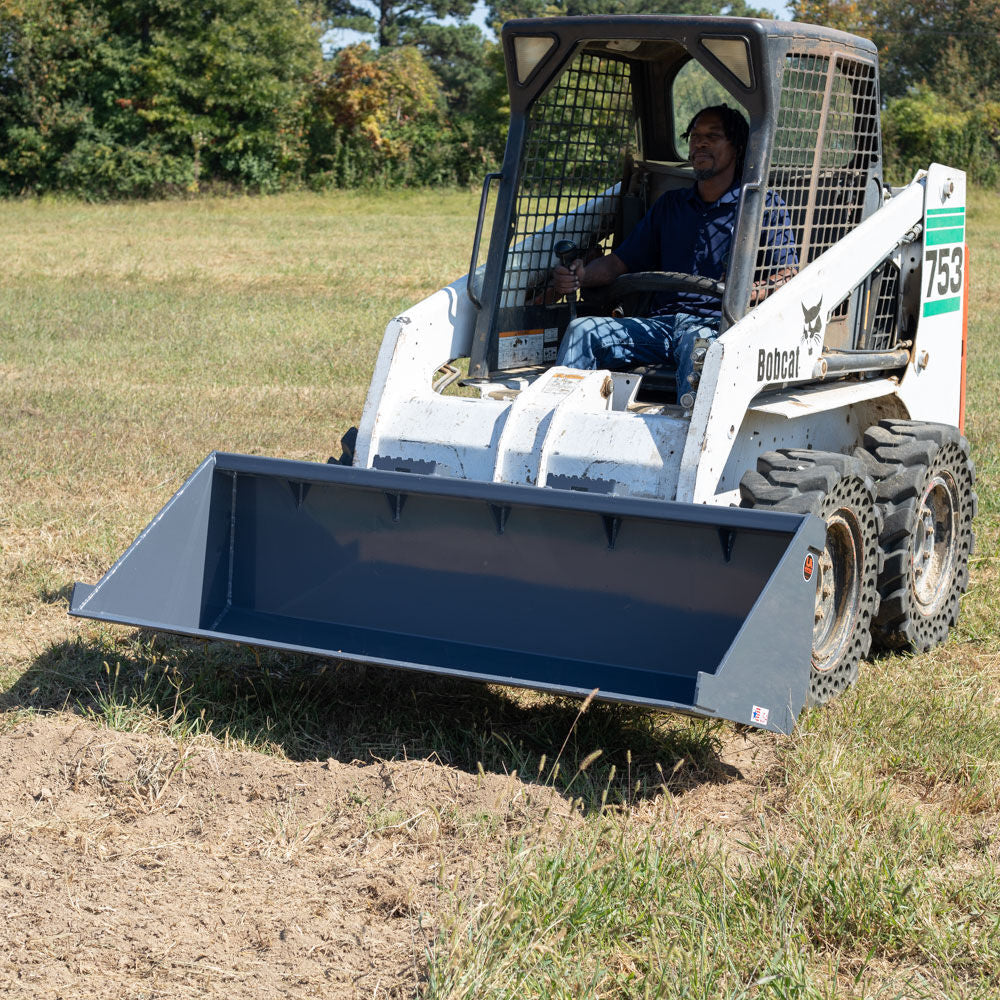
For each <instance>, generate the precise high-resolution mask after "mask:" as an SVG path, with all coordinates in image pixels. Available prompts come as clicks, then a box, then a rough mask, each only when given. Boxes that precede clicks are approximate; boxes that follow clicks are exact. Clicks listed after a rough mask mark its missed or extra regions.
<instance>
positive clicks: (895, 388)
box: [71, 16, 976, 732]
mask: <svg viewBox="0 0 1000 1000" xmlns="http://www.w3.org/2000/svg"><path fill="white" fill-rule="evenodd" d="M502 42H503V48H504V52H505V54H506V64H507V75H508V81H509V89H510V103H511V119H510V131H509V138H508V142H507V150H506V155H505V158H504V162H503V168H502V170H501V171H500V172H499V173H497V174H491V175H490V176H488V177H487V178H486V181H485V184H484V188H483V196H482V202H481V207H480V211H479V220H478V225H477V227H476V231H475V237H474V243H473V250H472V260H471V264H470V268H469V274H468V275H467V276H466V277H463V278H461V279H459V280H458V281H456V282H454V283H453V284H452V285H449V286H448V287H446V288H443V289H442V290H440V291H438V292H437V293H435V294H434V295H432V296H430V297H429V298H428V299H426V300H425V301H423V302H420V303H418V304H417V305H415V306H414V307H413V308H412V309H410V310H408V311H407V312H405V313H403V314H402V315H400V316H397V317H395V318H394V319H393V320H392V321H391V322H390V323H389V325H388V327H387V329H386V333H385V338H384V341H383V344H382V348H381V351H380V352H379V356H378V360H377V363H376V367H375V373H374V377H373V379H372V383H371V387H370V391H369V393H368V398H367V402H366V403H365V407H364V412H363V414H362V417H361V421H360V426H359V429H358V431H357V435H356V439H354V440H346V439H345V446H344V448H345V455H344V456H343V457H342V458H341V460H340V462H339V463H333V462H329V463H327V464H319V463H316V464H312V463H304V462H297V461H285V460H281V459H278V458H275V459H265V458H258V457H248V456H243V455H234V454H224V453H214V454H212V455H210V456H209V457H208V458H207V459H206V460H205V462H204V463H203V464H202V465H201V466H200V468H198V469H197V470H196V471H195V472H194V474H193V475H192V476H191V478H190V479H189V480H188V481H187V482H186V483H185V484H184V485H183V486H182V487H181V488H180V490H179V491H178V492H177V493H176V495H175V496H174V497H173V498H172V499H171V500H170V502H169V503H168V504H167V505H166V506H165V507H164V509H163V510H162V511H161V512H160V513H159V514H158V515H157V517H156V518H155V519H154V521H153V522H152V523H151V524H150V525H149V527H148V528H146V530H145V531H144V532H143V533H142V534H141V535H140V536H139V538H138V539H137V540H136V541H135V542H134V543H133V545H132V546H131V547H130V548H129V549H128V551H127V552H126V553H125V554H124V555H123V556H122V557H121V558H120V559H119V561H118V562H117V563H116V564H115V565H114V566H113V567H112V568H111V569H110V570H109V571H108V573H107V574H106V575H105V576H104V577H103V579H102V580H101V581H100V582H99V583H97V584H96V586H87V585H84V584H77V585H76V588H75V590H74V593H73V598H72V604H71V613H72V614H74V615H79V616H84V617H91V618H97V619H102V620H104V621H110V622H120V623H126V624H132V625H138V626H143V627H148V628H153V629H158V630H165V631H169V632H176V633H182V634H186V635H192V636H203V637H206V638H211V639H225V640H232V641H236V642H241V643H249V644H254V645H259V646H265V647H274V648H279V649H287V650H298V651H302V652H305V653H309V654H318V655H322V656H328V657H334V658H337V659H347V660H361V661H367V662H374V663H380V664H388V665H391V666H396V667H401V668H409V669H416V670H423V671H430V672H433V673H439V674H446V675H456V676H461V677H466V678H475V679H478V680H481V681H489V682H495V683H501V684H509V685H520V686H526V687H531V688H537V689H541V690H544V691H549V692H556V693H561V694H573V695H583V694H587V693H589V692H591V691H592V690H593V689H595V688H596V689H597V691H598V697H601V698H606V699H610V700H617V701H622V702H630V703H635V704H640V705H647V706H653V707H656V708H661V709H669V710H675V711H681V712H687V713H691V714H694V715H699V716H705V717H710V718H725V719H730V720H734V721H737V722H741V723H747V724H751V725H756V726H760V727H764V728H768V729H772V730H778V731H784V732H788V731H790V730H791V729H792V727H793V726H794V724H795V720H796V718H797V716H798V714H799V713H800V711H801V709H802V707H803V706H804V705H805V704H806V703H807V702H809V703H812V704H818V703H822V702H823V701H825V700H826V699H828V698H830V697H831V696H832V695H834V694H836V693H837V692H838V691H840V690H842V689H843V688H844V687H845V686H847V685H848V684H850V683H851V681H852V680H853V678H854V677H855V675H856V672H857V669H858V663H859V660H860V659H861V658H863V657H864V656H865V655H866V654H867V652H868V650H869V648H870V646H871V643H872V641H873V640H874V641H875V642H876V643H878V644H879V645H881V646H886V647H892V648H912V649H917V650H924V649H928V648H930V647H931V646H933V645H935V644H937V643H940V642H942V641H943V640H944V639H945V638H946V636H947V634H948V630H949V627H950V626H951V625H952V624H954V622H955V621H956V618H957V615H958V609H959V599H960V597H961V594H962V593H963V592H964V590H965V588H966V586H967V582H968V560H969V554H970V550H971V548H972V544H973V535H972V519H973V516H974V514H975V510H976V495H975V493H974V491H973V487H974V471H973V466H972V463H971V461H970V458H969V448H968V444H967V442H966V440H965V439H964V437H963V436H962V433H961V427H962V422H963V401H964V354H965V328H966V317H967V302H968V270H967V250H966V243H965V178H964V175H963V174H962V173H961V172H960V171H958V170H953V169H951V168H948V167H944V166H940V165H936V164H935V165H931V166H929V167H928V169H927V171H926V172H922V173H921V174H920V175H919V176H918V177H917V178H916V179H915V180H914V181H913V183H912V184H910V185H909V186H908V187H905V188H903V189H898V190H892V191H890V190H888V189H887V188H886V187H885V185H884V183H883V177H882V149H881V137H880V131H879V88H878V60H877V55H876V51H875V48H874V47H873V46H872V45H871V44H870V43H868V42H866V41H863V40H861V39H858V38H855V37H853V36H850V35H847V34H843V33H840V32H837V31H832V30H827V29H824V28H818V27H811V26H808V25H803V24H787V23H780V22H774V21H766V20H755V19H737V18H701V17H670V16H662V17H661V16H643V17H636V16H620V17H580V18H551V19H544V20H521V21H513V22H510V23H508V24H507V25H506V26H505V28H504V30H503V36H502ZM721 102H726V103H728V104H729V105H730V106H735V107H738V108H739V109H740V110H741V111H742V112H743V113H744V115H745V116H746V118H747V120H748V121H749V123H750V137H749V143H748V148H747V150H746V157H745V164H744V168H743V175H742V178H741V189H740V201H739V208H738V212H737V216H736V222H735V229H734V232H733V240H732V250H731V254H730V259H729V265H728V271H727V274H726V278H725V281H724V283H718V284H717V285H716V286H714V287H715V294H717V295H718V297H719V299H720V309H721V315H722V325H721V335H720V336H719V337H718V338H717V339H715V340H713V341H706V342H704V343H703V344H700V345H699V347H698V349H697V350H696V355H695V356H696V362H697V364H696V371H695V373H694V375H693V376H692V378H691V384H690V385H685V386H680V387H678V386H676V384H675V382H676V380H675V379H674V376H673V373H672V372H671V371H670V370H668V369H645V370H638V369H637V370H633V371H611V372H608V371H596V372H590V371H579V370H572V369H568V368H561V367H558V366H556V365H555V358H556V351H557V347H558V344H559V341H560V339H561V337H562V336H563V334H564V331H565V329H566V325H567V323H568V322H569V320H570V318H571V316H572V315H573V313H574V312H578V313H579V314H586V313H588V312H589V313H598V312H601V311H602V310H611V309H620V310H625V311H629V310H631V311H632V312H633V313H640V314H641V311H642V309H643V308H644V307H643V296H644V293H647V292H649V291H650V290H655V289H659V288H670V289H677V288H686V287H689V286H690V285H691V284H692V283H694V284H695V286H696V287H698V288H699V289H701V290H704V287H705V281H704V279H703V278H699V277H698V276H694V275H678V274H662V273H649V274H642V275H634V274H633V275H626V276H624V278H622V279H620V283H619V284H618V285H616V286H615V287H613V288H612V289H611V290H610V293H609V294H608V295H606V296H604V297H603V298H601V299H599V300H597V299H585V300H583V301H580V302H567V301H565V300H560V299H557V298H556V297H555V296H554V295H553V293H552V290H551V275H552V269H553V267H554V266H555V265H556V264H557V263H558V254H565V253H566V252H570V253H571V254H573V253H576V254H582V255H596V254H600V253H605V252H608V251H610V250H612V249H613V248H614V247H616V246H617V245H618V244H619V243H620V241H621V240H622V239H623V238H624V237H625V236H626V235H627V234H628V232H629V231H630V230H631V228H632V227H633V226H634V225H635V224H636V222H637V221H638V220H639V219H640V218H641V217H642V215H643V213H644V212H645V211H646V210H647V209H648V208H649V206H650V205H652V203H653V201H654V200H655V199H656V198H657V197H658V196H659V194H660V193H661V192H662V191H664V190H667V189H669V188H672V187H676V186H690V185H691V184H692V183H693V176H692V173H691V169H690V165H689V163H687V162H686V160H685V150H684V148H683V146H682V143H681V141H680V135H679V133H680V132H681V131H683V129H684V128H685V126H686V125H687V123H688V121H689V120H690V118H691V117H692V115H693V114H694V112H695V111H697V110H698V109H699V108H701V107H703V106H707V105H713V104H718V103H721ZM775 198H780V200H781V202H783V203H784V206H785V208H786V210H787V212H788V215H789V217H790V220H791V228H792V229H793V231H794V235H795V240H796V251H797V257H798V261H799V268H798V271H797V273H795V274H794V276H793V277H791V280H789V281H787V282H786V283H785V284H783V285H781V287H780V288H778V289H777V290H776V291H774V292H773V294H771V295H770V296H768V297H766V298H765V299H764V300H763V301H760V302H759V303H758V304H756V305H753V306H751V289H752V287H753V286H754V283H755V282H760V281H765V282H766V281H767V280H768V278H769V277H770V276H769V275H768V273H767V265H766V256H767V255H766V254H762V253H760V252H759V248H760V247H761V246H762V245H763V239H764V236H763V235H762V227H764V226H765V225H766V224H767V223H768V219H769V218H771V217H773V215H774V213H768V212H767V211H766V210H765V202H767V203H769V204H773V203H774V199H775ZM470 228H471V227H470ZM567 248H568V250H567ZM466 366H467V367H466Z"/></svg>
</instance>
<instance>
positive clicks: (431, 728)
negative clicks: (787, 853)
mask: <svg viewBox="0 0 1000 1000" xmlns="http://www.w3.org/2000/svg"><path fill="white" fill-rule="evenodd" d="M582 704H583V703H582V702H581V701H577V700H573V699H568V698H556V697H551V696H548V695H541V694H537V693H534V692H528V691H520V690H516V689H510V688H502V687H499V686H495V685H484V684H480V683H476V682H472V681H462V680H454V679H449V678H440V677H434V676H428V675H423V674H414V673H410V672H408V671H401V670H392V669H389V668H384V667H375V666H360V665H356V664H351V663H343V662H337V661H332V660H321V659H317V658H310V657H305V656H297V655H293V654H282V653H275V652H271V651H258V650H254V649H253V648H250V647H241V646H236V645H233V644H224V643H217V642H203V641H200V640H193V639H187V638H181V637H177V636H165V635H160V634H157V633H153V632H147V631H142V630H140V631H137V632H136V631H132V632H127V631H124V630H113V631H112V630H107V631H104V630H102V631H100V632H99V633H97V634H95V635H91V636H90V637H87V638H80V639H77V640H75V641H73V642H64V643H59V644H57V645H54V646H52V647H51V648H49V649H48V650H47V651H46V652H44V653H43V654H42V655H41V656H39V657H38V658H37V659H36V660H35V662H34V663H33V664H32V666H31V668H30V669H29V670H28V671H26V672H25V673H24V674H23V675H22V676H21V677H20V678H19V679H18V680H17V682H16V683H15V684H14V685H13V686H12V687H11V688H10V689H8V690H7V691H6V692H4V693H3V694H0V710H2V711H8V712H10V711H17V710H29V711H53V710H68V711H75V712H78V713H80V714H82V715H86V716H89V717H92V718H94V719H95V720H96V721H98V722H100V723H102V724H104V725H108V726H109V727H111V728H114V729H120V730H125V731H132V732H147V731H157V732H165V733H168V734H169V735H171V736H174V737H175V738H184V737H188V736H193V735H198V734H202V733H206V732H208V733H211V734H213V735H215V736H216V737H219V738H224V737H226V738H228V739H230V740H232V741H234V742H235V743H236V744H238V745H241V746H245V747H248V748H253V749H257V750H261V751H263V752H272V753H273V752H280V753H283V754H284V755H286V756H287V757H289V758H290V759H293V760H310V759H311V760H316V759H319V760H325V759H327V758H334V759H337V760H340V761H343V762H347V763H349V762H351V761H364V762H368V761H370V760H373V759H378V758H380V759H390V760H392V759H403V758H411V759H412V758H416V759H426V758H431V759H435V760H438V761H440V762H441V763H442V764H444V765H448V766H451V767H456V768H459V769H462V770H465V771H470V772H473V773H475V772H476V771H478V769H479V768H480V767H482V768H483V769H484V770H486V771H492V772H499V773H509V772H511V771H514V770H516V771H517V772H518V774H520V775H521V776H522V777H523V778H524V779H525V780H527V781H532V782H535V781H537V782H540V783H547V784H552V785H554V787H556V788H557V789H558V790H560V791H561V792H562V793H563V794H565V795H567V796H571V797H574V798H578V799H580V800H581V805H582V807H583V808H584V809H585V810H590V809H596V808H600V807H601V805H602V803H603V801H605V800H606V801H607V802H608V803H610V804H612V805H615V804H622V803H628V802H633V801H635V800H636V799H640V798H646V797H650V796H655V795H658V794H660V793H661V791H662V789H663V787H664V786H666V787H668V788H670V790H671V791H673V792H679V791H682V790H685V789H688V788H691V787H693V786H696V785H700V784H703V783H706V782H709V783H721V782H727V781H731V780H733V779H735V778H738V777H739V772H738V771H736V769H735V768H733V767H731V766H729V765H727V764H725V763H724V762H722V761H721V760H720V758H719V754H718V750H719V745H720V743H719V730H720V725H719V724H718V723H712V722H706V721H703V720H688V719H684V718H682V717H679V716H668V715H663V714H662V713H657V712H654V711H650V710H646V709H640V708H635V707H631V706H624V705H614V704H607V703H603V702H593V703H592V704H590V705H589V706H588V707H587V708H586V711H584V712H583V713H582V714H581V707H582ZM597 751H599V752H600V753H599V756H597V757H596V759H594V754H595V752H597ZM588 758H591V759H590V761H589V763H587V759H588ZM556 761H558V767H557V768H556V769H555V770H553V764H554V763H555V762H556ZM581 766H582V768H583V769H582V770H581Z"/></svg>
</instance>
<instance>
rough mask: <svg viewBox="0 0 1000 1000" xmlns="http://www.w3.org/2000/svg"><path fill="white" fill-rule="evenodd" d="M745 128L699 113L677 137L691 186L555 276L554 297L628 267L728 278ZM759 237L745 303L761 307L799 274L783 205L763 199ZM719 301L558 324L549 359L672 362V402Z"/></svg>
mask: <svg viewBox="0 0 1000 1000" xmlns="http://www.w3.org/2000/svg"><path fill="white" fill-rule="evenodd" d="M749 132H750V129H749V126H748V125H747V122H746V119H745V118H744V117H743V115H741V114H740V113H739V112H738V111H734V110H733V109H732V108H730V107H728V106H727V105H725V104H719V105H715V106H713V107H708V108H703V109H702V110H701V111H699V112H698V113H697V114H696V115H695V116H694V118H693V119H692V120H691V123H690V125H688V127H687V130H686V131H685V132H684V134H683V136H682V138H685V139H688V140H689V143H690V152H691V164H692V166H693V167H694V175H695V179H696V183H695V184H694V186H693V187H690V188H681V189H677V190H671V191H667V192H666V193H665V194H664V195H663V196H662V197H660V198H658V199H657V201H656V203H655V204H654V205H653V207H652V208H651V209H650V210H649V211H648V212H647V213H646V215H645V216H644V217H643V218H642V219H641V220H640V222H639V224H638V225H637V226H636V227H635V229H634V230H633V231H632V232H631V233H630V234H629V235H628V236H627V237H626V238H625V240H624V241H623V242H622V244H621V245H620V246H619V247H618V248H617V249H616V250H614V251H613V252H612V253H609V254H607V255H606V256H603V257H597V258H595V259H594V260H592V261H590V262H589V263H584V261H583V260H581V259H577V260H574V261H573V262H572V263H571V264H570V265H569V266H568V267H563V266H559V267H557V268H555V270H554V272H553V278H554V280H553V288H554V290H555V292H556V294H557V295H568V294H571V293H574V292H576V291H578V290H579V289H581V288H593V287H598V286H601V285H607V284H609V283H610V282H612V281H614V279H615V278H617V277H619V276H620V275H622V274H625V273H627V272H629V271H679V272H681V273H684V274H692V275H701V276H703V277H706V278H712V279H715V280H717V281H723V280H725V277H726V268H727V265H728V262H729V252H730V247H731V245H732V240H733V230H734V228H735V225H736V210H737V207H738V204H739V193H740V188H739V182H740V178H741V176H742V174H743V156H744V154H745V152H746V145H747V138H748V136H749ZM764 234H765V235H764V236H763V238H762V240H761V247H760V250H759V251H758V265H762V266H763V267H762V268H761V267H760V266H758V273H763V274H768V275H769V277H768V278H767V279H765V280H763V281H757V282H755V283H754V287H753V290H752V292H751V299H750V301H751V303H752V304H756V303H757V302H760V301H762V300H763V299H764V298H765V297H766V296H767V295H768V294H770V292H771V291H773V290H774V289H775V288H777V287H778V286H779V285H781V284H783V283H784V282H785V281H787V280H788V279H789V278H790V277H792V276H793V275H794V274H795V273H796V271H797V270H798V264H799V261H798V255H797V254H796V251H795V244H796V241H795V235H794V233H793V232H792V230H791V220H790V218H789V216H788V212H787V211H786V210H785V207H784V202H782V200H781V199H780V198H779V197H778V196H777V195H776V194H774V193H773V192H770V191H769V192H768V193H767V197H766V199H765V212H764ZM720 321H721V303H720V301H719V299H718V298H716V297H715V296H711V295H707V294H703V293H699V292H697V291H691V292H660V293H657V295H656V296H655V298H654V300H653V313H652V315H651V316H649V317H648V318H642V319H640V318H613V317H608V316H583V317H580V318H578V319H575V320H573V321H572V322H571V323H570V324H569V326H568V327H567V328H566V333H565V335H564V336H563V340H562V343H561V344H560V345H559V353H558V356H557V363H558V364H561V365H567V366H568V367H570V368H590V369H595V368H609V369H622V368H628V367H631V366H632V365H635V364H663V363H664V362H669V363H673V364H674V365H676V367H677V387H678V388H677V396H678V398H680V397H681V396H682V395H683V394H684V393H685V392H687V391H688V390H689V386H690V375H691V370H692V363H691V353H692V351H693V349H694V342H695V340H697V339H698V338H699V337H704V338H707V339H714V338H715V337H717V336H718V333H719V323H720Z"/></svg>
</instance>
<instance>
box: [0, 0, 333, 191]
mask: <svg viewBox="0 0 1000 1000" xmlns="http://www.w3.org/2000/svg"><path fill="white" fill-rule="evenodd" d="M0 59H2V60H3V66H4V67H5V69H4V71H3V72H0V193H5V194H16V193H21V192H31V191H35V192H40V191H49V190H64V191H71V192H74V193H77V194H83V195H89V196H104V197H107V196H129V195H149V194H156V193H163V192H165V191H169V190H176V189H188V190H196V189H197V188H198V187H199V185H200V184H202V183H203V182H205V181H222V182H226V183H231V184H236V185H239V186H247V187H252V188H259V189H273V188H275V187H278V186H280V185H282V184H283V183H287V182H288V181H289V180H291V179H294V178H296V177H297V176H298V175H299V174H300V172H301V169H302V166H303V163H304V161H305V153H306V148H305V136H304V131H305V121H306V115H307V111H308V98H309V95H310V79H311V75H312V73H313V71H314V69H315V67H316V66H317V65H318V64H319V61H320V53H319V45H318V28H317V26H316V24H315V19H314V18H313V17H311V16H310V14H309V12H308V11H306V10H305V8H303V7H301V6H300V5H299V4H298V3H296V2H295V0H207V2H206V3H203V4H200V5H197V6H195V5H191V4H188V3H186V2H184V0H92V2H90V3H86V4H84V3H80V2H73V0H0Z"/></svg>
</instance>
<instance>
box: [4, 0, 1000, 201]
mask: <svg viewBox="0 0 1000 1000" xmlns="http://www.w3.org/2000/svg"><path fill="white" fill-rule="evenodd" d="M473 7H474V0H315V2H313V0H203V2H201V3H198V4H191V3H190V2H188V0H0V195H2V196H18V195H24V194H41V193H46V192H67V193H71V194H74V195H78V196H82V197H88V198H128V197H153V196H162V195H169V194H176V193H185V192H198V191H204V190H212V189H222V190H228V189H236V190H252V191H265V192H266V191H277V190H281V189H285V188H289V187H301V186H310V187H314V188H324V187H352V186H360V185H365V186H379V185H382V186H394V185H420V184H469V183H475V182H476V181H477V180H478V179H479V178H480V177H481V176H482V175H483V173H484V172H485V171H487V170H489V169H491V168H493V167H495V166H496V164H497V163H499V161H500V159H501V157H502V155H503V144H504V140H505V135H506V124H507V116H508V106H507V94H506V83H505V77H504V72H503V59H502V55H501V53H500V51H499V46H498V44H497V43H496V41H495V40H493V39H491V38H490V37H488V36H487V35H486V34H484V33H483V31H481V30H480V28H479V27H478V26H477V25H476V24H475V23H473V22H472V21H471V16H472V13H473ZM608 9H609V8H608V4H607V3H606V0H493V4H492V6H490V8H489V14H488V17H489V20H490V21H491V23H492V24H493V25H494V26H495V27H499V25H500V24H501V23H502V22H503V21H504V20H507V19H508V18H510V17H515V16H517V17H521V16H538V15H544V14H563V15H577V14H595V13H607V12H608ZM614 9H615V12H616V13H645V12H655V11H658V10H660V9H662V5H661V4H660V3H659V0H617V2H616V3H615V5H614ZM792 10H793V13H794V16H795V17H796V18H798V19H801V20H806V21H812V22H815V23H820V24H828V25H830V26H833V27H839V28H843V29H845V30H849V31H852V32H854V33H856V34H860V35H864V36H866V37H869V38H872V39H873V40H874V41H875V42H876V44H878V45H879V47H880V51H881V54H882V56H881V58H882V97H883V103H884V105H885V113H884V117H883V128H884V136H885V151H886V159H887V163H888V165H889V170H890V178H891V179H893V180H895V181H897V182H901V181H903V180H906V179H908V176H910V175H912V171H913V170H914V169H916V168H917V167H919V166H924V165H926V164H927V163H928V162H930V160H932V159H937V160H941V161H944V162H948V163H951V164H954V165H956V166H962V167H965V168H966V169H967V170H969V172H970V174H971V176H972V179H973V180H974V181H977V182H979V183H986V184H993V183H996V182H997V181H998V180H1000V10H998V5H997V4H995V3H992V2H991V3H984V2H982V0H949V2H947V3H945V2H940V0H927V2H926V3H912V2H906V0H876V3H875V4H874V5H865V6H863V7H862V6H860V5H859V4H857V3H854V2H853V0H795V2H793V4H792ZM671 13H684V14H720V13H725V14H734V15H753V16H764V12H763V11H761V10H758V9H755V8H754V7H752V6H750V5H749V4H747V3H746V2H745V0H729V2H719V0H677V2H675V3H673V4H672V5H671ZM331 29H341V30H344V29H348V30H350V31H353V32H355V33H358V34H356V35H355V36H354V37H357V38H361V39H362V40H361V41H358V42H356V43H354V44H350V45H345V46H343V47H341V48H339V49H338V50H335V51H324V43H323V39H324V37H327V38H328V37H329V34H328V33H329V32H330V31H331ZM892 175H895V176H892Z"/></svg>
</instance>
